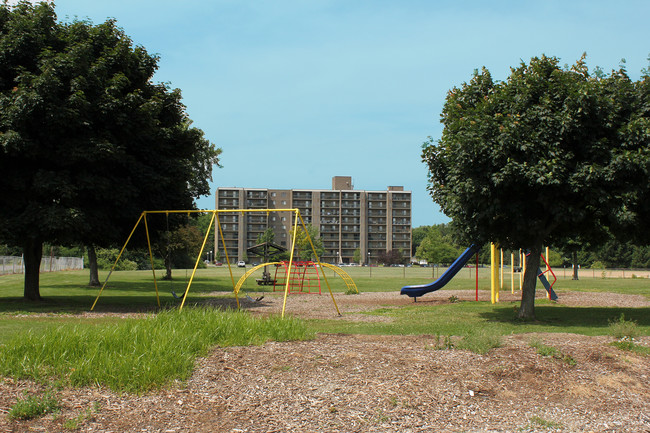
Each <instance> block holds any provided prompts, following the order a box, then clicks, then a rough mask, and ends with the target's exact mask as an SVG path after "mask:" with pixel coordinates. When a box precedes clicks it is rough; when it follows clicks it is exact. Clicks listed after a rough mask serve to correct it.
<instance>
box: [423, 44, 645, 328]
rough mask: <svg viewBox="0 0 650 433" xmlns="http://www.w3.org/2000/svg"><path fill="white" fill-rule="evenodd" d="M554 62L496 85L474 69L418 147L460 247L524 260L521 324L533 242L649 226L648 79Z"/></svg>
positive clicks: (537, 61) (598, 237)
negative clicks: (495, 250) (515, 253)
mask: <svg viewBox="0 0 650 433" xmlns="http://www.w3.org/2000/svg"><path fill="white" fill-rule="evenodd" d="M558 63H559V61H558V59H557V58H553V57H546V56H542V57H541V58H533V59H531V60H530V62H529V63H528V64H526V63H524V62H522V63H521V64H520V65H519V66H518V67H517V68H512V69H511V73H510V76H509V77H508V79H507V81H505V82H495V81H494V80H493V79H492V76H491V74H490V72H489V71H488V70H487V69H485V68H483V69H482V70H481V71H480V72H479V71H476V72H475V74H474V76H473V77H472V79H471V80H470V81H469V83H464V84H463V85H462V86H461V87H460V88H454V89H452V90H450V91H449V93H448V95H447V99H446V102H445V106H444V109H443V113H442V123H443V125H444V130H443V133H442V137H441V138H440V139H439V140H437V141H436V140H433V139H432V138H430V139H429V141H428V142H425V143H424V145H423V153H422V157H423V160H424V162H425V163H426V164H427V165H428V169H429V185H428V188H429V191H430V192H431V195H432V197H433V199H434V201H435V202H437V203H438V204H439V205H440V206H441V208H442V210H443V212H444V213H445V214H446V215H448V216H449V217H451V218H452V223H451V224H452V226H453V227H454V229H455V230H456V231H457V232H458V233H459V234H460V235H461V237H462V238H463V241H464V242H465V243H468V244H469V243H476V244H483V243H486V242H496V243H498V244H499V245H500V246H502V247H504V248H510V249H518V248H523V249H526V250H529V251H530V260H531V261H530V266H528V267H527V273H526V275H525V276H524V291H523V295H522V303H521V308H520V310H519V315H520V317H523V318H532V317H534V294H535V283H536V277H537V275H536V272H537V267H538V263H539V256H540V253H541V250H542V246H543V245H549V244H554V243H563V242H566V241H567V240H571V239H573V240H575V239H580V240H589V241H591V242H593V243H598V242H604V241H605V240H606V239H607V238H608V232H609V231H610V230H616V231H619V232H621V233H629V232H630V231H631V228H632V227H634V226H635V225H636V227H638V224H643V225H645V226H646V227H647V225H648V223H647V221H648V220H647V219H645V220H644V219H643V218H644V217H643V215H647V203H645V202H642V201H643V200H641V197H647V189H648V185H649V184H650V180H649V177H648V173H649V171H648V167H649V166H648V163H649V161H650V158H649V155H650V154H649V151H648V138H649V137H650V128H648V117H647V113H648V108H647V107H648V103H649V102H648V99H647V95H648V94H647V93H644V92H645V91H646V88H647V82H648V77H647V76H646V77H644V79H643V81H642V82H641V83H633V82H632V81H631V80H630V79H629V77H628V76H627V74H626V72H625V70H624V69H621V70H619V71H613V72H612V73H611V74H609V75H604V74H602V73H598V74H592V73H590V72H589V70H588V68H587V66H586V64H585V61H584V56H583V58H581V59H580V60H578V61H577V62H576V63H575V64H574V65H573V66H571V67H570V68H561V67H560V66H559V65H558ZM599 72H600V71H599ZM645 201H647V200H645ZM528 271H530V272H528Z"/></svg>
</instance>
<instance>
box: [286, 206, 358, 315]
mask: <svg viewBox="0 0 650 433" xmlns="http://www.w3.org/2000/svg"><path fill="white" fill-rule="evenodd" d="M296 215H297V217H298V218H300V224H302V228H303V230H304V231H305V234H306V235H307V239H309V245H311V250H312V251H313V252H314V257H315V258H316V263H318V268H319V269H320V270H321V271H322V274H323V279H324V280H325V284H326V285H327V290H329V292H330V296H331V298H332V302H334V308H336V312H337V313H338V315H339V316H340V315H341V312H340V311H339V306H338V305H336V299H334V293H332V288H331V287H330V282H329V280H328V279H327V275H325V270H324V269H323V265H322V264H321V262H320V257H318V253H317V252H316V247H315V246H314V242H313V241H312V240H311V236H309V232H308V231H307V226H306V225H305V221H303V219H302V216H301V215H300V211H299V210H298V209H296ZM297 223H298V221H296V224H297ZM335 272H336V271H335ZM339 275H340V274H339ZM346 275H347V274H346ZM348 278H349V277H348ZM343 280H344V281H345V278H343ZM346 285H348V287H349V284H348V282H347V281H346ZM354 287H355V289H356V284H355V285H354ZM357 293H359V290H358V289H357Z"/></svg>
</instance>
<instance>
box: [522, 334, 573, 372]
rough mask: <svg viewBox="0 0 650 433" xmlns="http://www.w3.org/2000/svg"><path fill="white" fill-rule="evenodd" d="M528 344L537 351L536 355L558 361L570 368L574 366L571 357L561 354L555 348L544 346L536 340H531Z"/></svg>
mask: <svg viewBox="0 0 650 433" xmlns="http://www.w3.org/2000/svg"><path fill="white" fill-rule="evenodd" d="M528 344H529V345H530V347H532V348H534V349H536V350H537V354H538V355H541V356H546V357H549V358H554V359H559V360H560V361H563V362H565V363H567V364H569V365H571V366H574V365H576V360H575V359H574V358H573V357H572V356H571V355H567V354H565V353H562V351H560V349H558V348H557V347H554V346H549V345H546V344H544V343H542V342H541V341H539V340H537V339H533V340H531V341H530V342H529V343H528Z"/></svg>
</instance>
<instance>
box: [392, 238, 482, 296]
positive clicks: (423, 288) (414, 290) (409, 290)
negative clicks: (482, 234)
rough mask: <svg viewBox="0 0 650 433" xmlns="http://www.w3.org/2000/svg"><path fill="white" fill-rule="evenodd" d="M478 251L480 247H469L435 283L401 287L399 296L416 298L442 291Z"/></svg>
mask: <svg viewBox="0 0 650 433" xmlns="http://www.w3.org/2000/svg"><path fill="white" fill-rule="evenodd" d="M480 249H481V247H479V246H476V245H471V246H470V247H469V248H467V249H466V250H465V252H464V253H463V254H461V255H460V256H459V257H458V258H457V259H456V260H455V261H454V263H452V264H451V266H449V269H447V270H446V271H445V273H444V274H442V275H441V276H440V278H438V279H437V280H436V281H434V282H432V283H429V284H422V285H419V286H404V287H402V291H401V292H400V294H402V295H408V296H410V297H411V298H417V297H419V296H422V295H424V294H426V293H429V292H435V291H436V290H438V289H442V288H443V287H444V286H445V284H447V283H448V282H449V281H450V280H451V279H452V278H454V275H456V274H457V273H458V271H460V270H461V269H462V268H463V266H465V263H467V261H468V260H469V259H470V258H472V256H473V255H474V254H476V253H477V252H478V251H479V250H480Z"/></svg>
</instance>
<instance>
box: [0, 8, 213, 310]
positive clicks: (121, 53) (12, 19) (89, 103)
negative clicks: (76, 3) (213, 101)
mask: <svg viewBox="0 0 650 433" xmlns="http://www.w3.org/2000/svg"><path fill="white" fill-rule="evenodd" d="M157 62H158V57H157V56H154V55H151V54H149V53H148V52H147V51H146V50H145V49H144V48H143V47H141V46H134V44H133V42H132V41H131V39H130V38H129V37H128V36H127V35H126V34H125V33H124V32H123V31H122V30H121V29H120V28H118V27H117V25H116V23H115V21H114V20H108V21H106V22H104V23H102V24H99V25H93V24H92V23H90V22H88V21H73V22H71V23H61V22H58V21H57V17H56V14H55V11H54V6H53V5H51V4H48V3H39V4H37V5H32V4H30V3H29V2H20V3H19V4H18V5H16V6H14V7H12V6H8V5H7V4H3V5H0V170H1V171H2V173H3V178H2V182H3V185H2V186H3V188H2V190H3V194H2V196H0V216H1V217H2V224H1V225H0V238H1V239H3V240H4V241H5V242H7V243H9V244H13V245H19V246H21V247H22V248H23V251H24V254H25V264H26V276H25V296H26V297H27V298H29V299H34V300H36V299H38V298H40V293H39V289H38V265H39V263H40V248H41V245H42V242H44V241H51V242H58V243H61V244H70V243H86V244H97V245H101V246H109V245H110V244H113V243H115V242H122V241H123V240H124V239H125V237H126V235H128V231H129V230H130V228H131V227H132V226H133V224H134V222H135V221H136V220H137V218H138V216H139V214H140V213H141V212H142V211H143V210H156V209H192V208H194V198H195V197H198V196H200V195H206V194H208V193H209V184H208V180H210V179H211V175H212V168H213V165H215V164H218V156H219V154H220V153H221V150H220V149H218V148H216V147H215V146H214V145H213V144H211V143H210V142H209V141H208V140H206V139H205V138H204V136H203V132H202V131H201V130H200V129H197V128H194V127H191V120H190V119H189V117H188V115H187V113H186V111H185V107H184V105H183V104H182V102H181V93H180V91H179V90H178V89H171V88H169V86H167V85H166V84H160V83H154V82H153V81H152V78H153V74H154V72H155V71H156V69H157ZM34 268H35V269H36V270H35V271H34Z"/></svg>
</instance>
